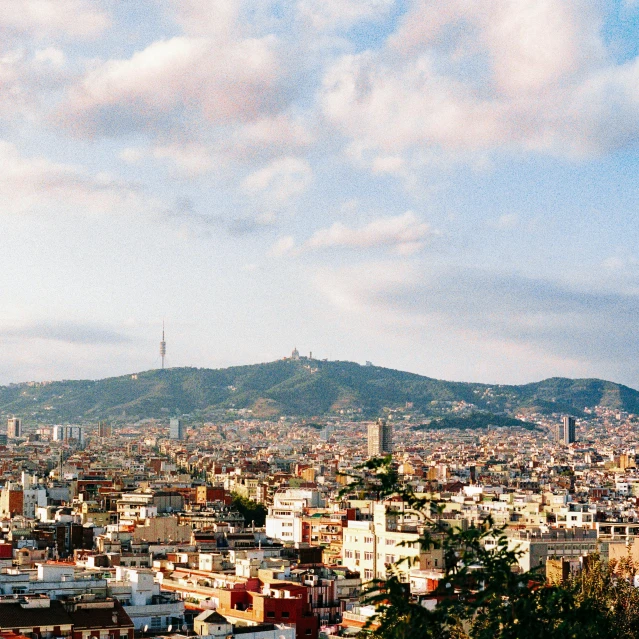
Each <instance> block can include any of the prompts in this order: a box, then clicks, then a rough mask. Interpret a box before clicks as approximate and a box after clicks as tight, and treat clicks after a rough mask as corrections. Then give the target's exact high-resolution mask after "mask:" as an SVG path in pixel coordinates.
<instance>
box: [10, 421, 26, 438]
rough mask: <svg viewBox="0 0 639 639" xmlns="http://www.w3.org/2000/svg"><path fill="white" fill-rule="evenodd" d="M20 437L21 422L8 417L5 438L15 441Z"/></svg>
mask: <svg viewBox="0 0 639 639" xmlns="http://www.w3.org/2000/svg"><path fill="white" fill-rule="evenodd" d="M21 436H22V420H21V419H20V418H19V417H10V418H9V419H8V420H7V437H8V438H9V439H16V438H18V437H21Z"/></svg>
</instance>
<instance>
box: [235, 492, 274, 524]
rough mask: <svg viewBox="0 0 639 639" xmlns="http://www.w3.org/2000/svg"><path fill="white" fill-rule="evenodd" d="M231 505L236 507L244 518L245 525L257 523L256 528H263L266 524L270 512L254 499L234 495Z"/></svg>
mask: <svg viewBox="0 0 639 639" xmlns="http://www.w3.org/2000/svg"><path fill="white" fill-rule="evenodd" d="M231 505H232V506H234V507H235V508H236V509H237V511H238V512H239V513H240V514H241V515H242V517H244V523H245V524H247V525H248V524H250V523H251V522H253V523H255V525H256V526H263V525H264V524H265V523H266V515H267V514H268V510H267V509H266V507H265V506H264V504H258V503H257V502H256V501H253V500H252V499H248V498H247V497H243V496H242V495H239V494H238V493H233V501H232V502H231Z"/></svg>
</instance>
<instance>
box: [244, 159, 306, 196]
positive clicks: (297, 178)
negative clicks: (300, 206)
mask: <svg viewBox="0 0 639 639" xmlns="http://www.w3.org/2000/svg"><path fill="white" fill-rule="evenodd" d="M312 179H313V171H312V169H311V167H310V165H309V163H308V162H307V161H306V160H303V159H301V158H295V157H285V158H279V159H276V160H273V161H272V162H270V163H269V164H267V165H266V166H265V167H263V168H261V169H259V170H258V171H255V172H254V173H251V174H250V175H249V176H248V177H246V179H245V180H244V188H245V189H246V190H247V191H249V192H252V193H256V194H261V195H263V196H265V197H266V198H267V199H270V200H273V201H275V202H279V203H285V202H287V201H288V200H290V199H291V198H293V197H296V196H299V195H301V194H302V193H304V191H306V189H307V188H308V187H309V185H310V183H311V181H312Z"/></svg>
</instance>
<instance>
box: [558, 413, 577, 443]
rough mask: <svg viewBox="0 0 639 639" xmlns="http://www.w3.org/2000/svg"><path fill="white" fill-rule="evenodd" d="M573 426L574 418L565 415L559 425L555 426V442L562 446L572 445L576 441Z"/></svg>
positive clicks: (574, 423)
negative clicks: (560, 443)
mask: <svg viewBox="0 0 639 639" xmlns="http://www.w3.org/2000/svg"><path fill="white" fill-rule="evenodd" d="M575 425H576V421H575V418H574V417H570V416H569V415H566V416H565V417H564V418H563V419H562V420H561V424H558V425H557V441H559V442H562V443H563V444H573V443H574V442H575V441H577V438H576V434H575Z"/></svg>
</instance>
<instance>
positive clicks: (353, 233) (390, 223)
mask: <svg viewBox="0 0 639 639" xmlns="http://www.w3.org/2000/svg"><path fill="white" fill-rule="evenodd" d="M434 234H435V231H433V229H432V228H431V226H430V225H429V224H427V223H425V222H422V221H421V220H420V219H419V218H418V217H417V216H416V215H415V214H414V213H413V212H411V211H408V212H406V213H404V214H403V215H398V216H395V217H385V218H379V219H377V220H373V221H372V222H369V223H368V224H366V225H365V226H362V227H360V228H350V227H348V226H346V225H345V224H342V223H341V222H335V223H334V224H333V225H332V226H330V227H328V228H326V229H320V230H319V231H316V232H315V233H314V234H313V236H312V237H311V238H310V239H309V240H308V242H306V244H305V246H306V247H307V248H309V249H321V248H336V247H343V248H375V247H387V248H391V249H392V250H394V251H396V252H397V253H400V254H403V255H409V254H412V253H415V252H417V251H419V250H420V249H422V248H423V247H424V243H425V242H426V240H427V238H428V237H430V236H432V235H434Z"/></svg>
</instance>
